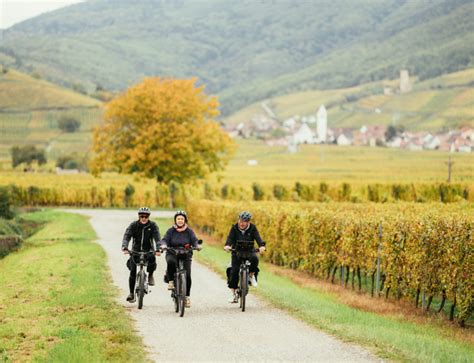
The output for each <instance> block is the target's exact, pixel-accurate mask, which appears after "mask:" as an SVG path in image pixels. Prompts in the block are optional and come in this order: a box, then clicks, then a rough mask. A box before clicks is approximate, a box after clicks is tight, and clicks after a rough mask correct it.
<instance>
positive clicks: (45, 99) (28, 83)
mask: <svg viewBox="0 0 474 363" xmlns="http://www.w3.org/2000/svg"><path fill="white" fill-rule="evenodd" d="M100 104H101V102H100V101H98V100H95V99H93V98H90V97H88V96H85V95H82V94H80V93H77V92H74V91H72V90H69V89H65V88H62V87H59V86H57V85H54V84H52V83H49V82H46V81H43V80H40V79H36V78H33V77H31V76H29V75H27V74H24V73H20V72H17V71H15V70H11V69H10V70H9V71H8V72H7V73H6V74H2V73H1V72H0V110H2V111H3V112H6V111H24V110H31V109H46V108H68V107H98V106H100Z"/></svg>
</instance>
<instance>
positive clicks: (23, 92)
mask: <svg viewBox="0 0 474 363" xmlns="http://www.w3.org/2000/svg"><path fill="white" fill-rule="evenodd" d="M63 116H72V117H74V118H76V119H77V120H79V121H80V122H81V127H80V130H79V131H78V132H76V133H72V134H68V133H63V132H62V131H61V130H59V128H58V120H59V119H60V118H61V117H63ZM101 118H102V108H101V102H99V101H97V100H95V99H93V98H90V97H87V96H85V95H82V94H79V93H76V92H73V91H71V90H69V89H65V88H62V87H59V86H57V85H54V84H51V83H49V82H46V81H44V80H39V79H36V78H33V77H31V76H29V75H27V74H24V73H21V72H17V71H14V70H11V69H10V70H8V71H7V72H6V73H3V72H0V163H2V162H5V161H7V160H9V159H10V148H11V147H12V146H14V145H25V144H33V145H36V146H39V147H44V148H46V150H47V152H48V154H47V156H48V158H52V159H55V158H56V157H57V156H59V155H64V154H69V153H72V152H80V153H86V152H87V149H88V145H89V144H90V141H91V130H92V127H93V126H94V125H97V124H98V123H99V122H100V121H101Z"/></svg>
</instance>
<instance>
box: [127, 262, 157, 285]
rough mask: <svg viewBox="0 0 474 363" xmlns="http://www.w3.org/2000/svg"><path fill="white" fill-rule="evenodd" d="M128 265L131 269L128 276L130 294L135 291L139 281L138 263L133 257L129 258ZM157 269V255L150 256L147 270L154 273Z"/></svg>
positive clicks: (151, 273)
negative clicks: (136, 283)
mask: <svg viewBox="0 0 474 363" xmlns="http://www.w3.org/2000/svg"><path fill="white" fill-rule="evenodd" d="M127 267H128V269H129V270H130V276H129V277H128V287H129V288H130V294H133V293H134V292H135V282H136V281H137V265H136V264H135V263H134V262H133V260H132V257H130V258H129V259H128V260H127ZM155 270H156V257H155V255H149V256H148V266H147V268H146V271H147V272H148V273H149V274H150V275H153V272H154V271H155Z"/></svg>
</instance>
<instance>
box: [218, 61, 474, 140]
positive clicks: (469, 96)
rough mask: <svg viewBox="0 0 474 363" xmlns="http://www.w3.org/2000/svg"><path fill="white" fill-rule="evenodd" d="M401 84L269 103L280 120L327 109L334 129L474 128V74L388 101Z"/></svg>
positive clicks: (240, 116) (233, 118)
mask: <svg viewBox="0 0 474 363" xmlns="http://www.w3.org/2000/svg"><path fill="white" fill-rule="evenodd" d="M397 84H398V82H397V80H392V81H383V82H372V83H368V84H363V85H360V86H356V87H351V88H341V89H333V90H312V91H303V92H295V93H290V94H288V95H284V96H277V97H273V98H269V99H267V100H266V104H267V105H268V106H270V107H271V109H272V111H273V112H274V114H275V115H276V117H277V118H278V119H280V120H284V119H286V118H288V117H292V116H295V115H300V116H303V115H315V114H316V111H317V109H318V107H319V106H320V105H321V104H325V105H326V107H327V109H328V122H329V126H330V127H353V128H356V127H361V126H362V125H389V124H394V123H396V124H397V125H403V126H405V127H406V128H408V129H410V130H419V131H420V130H423V131H438V130H439V129H442V128H447V129H455V128H457V127H459V126H463V125H469V126H471V127H474V68H471V69H468V70H464V71H459V72H454V73H450V74H446V75H443V76H440V77H435V78H432V79H429V80H425V81H420V82H415V83H414V86H413V91H411V92H409V93H406V94H396V93H395V94H393V95H384V93H383V88H384V86H387V85H388V86H392V87H393V88H395V87H396V86H397ZM264 113H265V112H264V110H263V109H262V107H261V103H260V102H257V103H253V104H251V105H249V106H247V107H245V108H243V109H241V110H239V111H237V112H235V113H233V114H232V115H230V116H228V117H226V118H225V119H224V122H225V123H230V124H236V123H239V122H246V121H248V120H249V119H250V118H251V117H252V116H253V115H255V114H264Z"/></svg>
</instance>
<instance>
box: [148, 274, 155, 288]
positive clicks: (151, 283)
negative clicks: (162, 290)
mask: <svg viewBox="0 0 474 363" xmlns="http://www.w3.org/2000/svg"><path fill="white" fill-rule="evenodd" d="M148 285H150V286H154V285H155V279H154V278H153V275H148Z"/></svg>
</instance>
